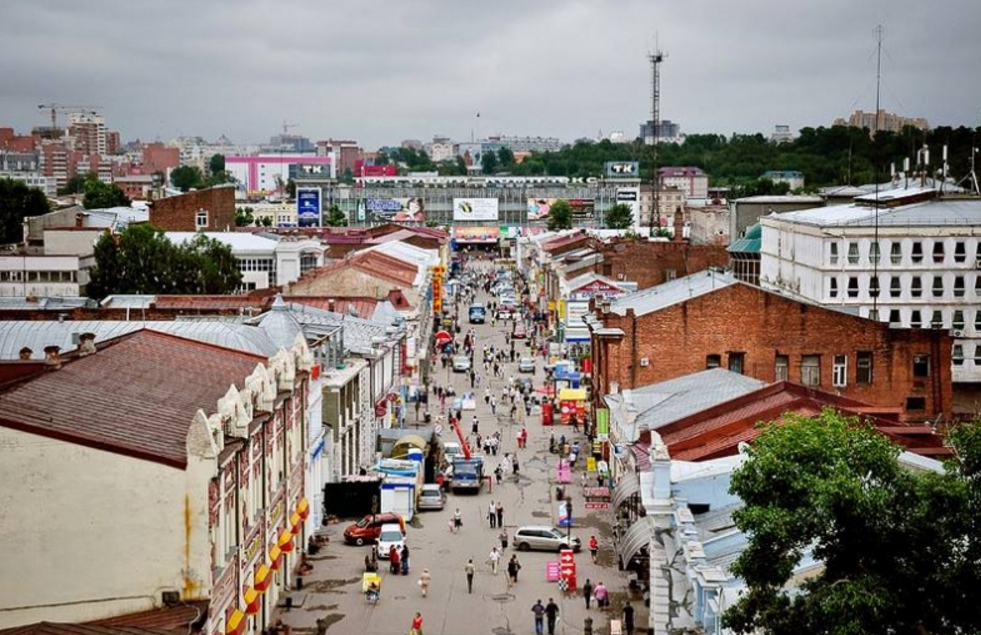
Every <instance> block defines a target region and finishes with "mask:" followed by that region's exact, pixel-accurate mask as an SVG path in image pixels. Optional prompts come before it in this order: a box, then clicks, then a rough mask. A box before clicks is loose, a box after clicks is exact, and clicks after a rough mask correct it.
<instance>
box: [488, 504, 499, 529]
mask: <svg viewBox="0 0 981 635" xmlns="http://www.w3.org/2000/svg"><path fill="white" fill-rule="evenodd" d="M487 520H488V521H489V522H490V526H491V529H496V528H497V509H496V508H495V507H494V501H491V502H490V504H489V505H487Z"/></svg>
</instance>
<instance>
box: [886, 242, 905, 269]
mask: <svg viewBox="0 0 981 635" xmlns="http://www.w3.org/2000/svg"><path fill="white" fill-rule="evenodd" d="M889 260H891V261H892V264H894V265H898V264H899V263H901V262H902V261H903V246H902V244H900V243H892V245H891V246H890V248H889Z"/></svg>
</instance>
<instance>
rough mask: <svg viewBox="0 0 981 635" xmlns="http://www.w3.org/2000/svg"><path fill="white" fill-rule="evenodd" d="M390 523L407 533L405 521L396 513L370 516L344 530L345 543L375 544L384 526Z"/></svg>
mask: <svg viewBox="0 0 981 635" xmlns="http://www.w3.org/2000/svg"><path fill="white" fill-rule="evenodd" d="M389 523H395V524H397V525H399V526H401V527H402V530H403V531H405V520H403V519H402V517H401V516H400V515H398V514H396V513H395V512H384V513H382V514H368V515H367V516H365V517H364V518H362V519H361V520H359V521H358V522H356V523H352V524H350V525H348V526H347V529H345V530H344V542H346V543H348V544H353V545H364V544H370V543H373V542H375V541H376V540H378V535H379V534H381V530H382V526H383V525H386V524H389Z"/></svg>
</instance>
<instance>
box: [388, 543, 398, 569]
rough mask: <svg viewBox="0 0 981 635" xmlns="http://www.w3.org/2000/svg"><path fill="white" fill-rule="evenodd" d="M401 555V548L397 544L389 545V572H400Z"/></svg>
mask: <svg viewBox="0 0 981 635" xmlns="http://www.w3.org/2000/svg"><path fill="white" fill-rule="evenodd" d="M399 555H400V554H399V550H398V549H397V548H396V547H395V545H392V546H391V547H389V549H388V567H389V572H390V573H392V574H393V575H398V574H399Z"/></svg>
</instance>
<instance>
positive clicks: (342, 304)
mask: <svg viewBox="0 0 981 635" xmlns="http://www.w3.org/2000/svg"><path fill="white" fill-rule="evenodd" d="M283 300H285V301H286V302H295V303H297V304H302V305H304V306H309V307H314V308H316V309H322V310H324V311H334V312H335V313H344V314H350V313H351V312H352V309H353V311H354V313H355V314H356V315H357V316H358V317H360V318H364V319H366V320H370V319H371V316H372V315H374V314H375V307H377V306H378V300H377V299H376V298H369V297H367V296H340V297H338V296H331V297H326V296H322V295H317V296H313V295H311V296H304V295H290V296H284V297H283Z"/></svg>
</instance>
